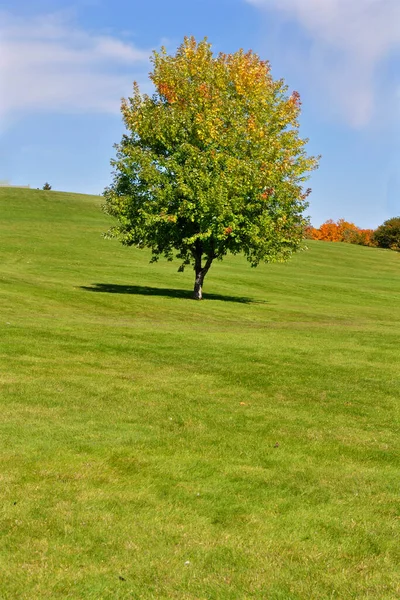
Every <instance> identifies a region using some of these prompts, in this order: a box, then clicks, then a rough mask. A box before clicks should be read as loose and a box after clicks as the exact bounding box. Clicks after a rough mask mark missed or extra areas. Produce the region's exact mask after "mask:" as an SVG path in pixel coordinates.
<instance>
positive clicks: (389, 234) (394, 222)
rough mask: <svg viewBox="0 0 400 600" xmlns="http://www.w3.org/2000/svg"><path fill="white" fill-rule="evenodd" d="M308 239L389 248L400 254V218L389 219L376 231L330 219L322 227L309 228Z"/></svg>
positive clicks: (307, 230) (307, 231)
mask: <svg viewBox="0 0 400 600" xmlns="http://www.w3.org/2000/svg"><path fill="white" fill-rule="evenodd" d="M306 237H307V238H308V239H312V240H322V241H325V242H347V243H349V244H358V245H360V246H373V247H379V248H388V249H390V250H395V251H397V252H400V217H393V218H392V219H388V220H387V221H385V222H384V223H383V224H382V225H380V226H379V227H378V228H377V229H375V230H374V229H361V228H360V227H357V226H356V225H355V224H354V223H350V222H349V221H345V220H344V219H339V220H338V221H332V219H329V220H328V221H325V223H323V224H322V225H321V227H318V228H315V227H312V226H311V225H310V226H309V227H307V228H306Z"/></svg>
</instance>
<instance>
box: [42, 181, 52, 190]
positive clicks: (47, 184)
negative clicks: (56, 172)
mask: <svg viewBox="0 0 400 600" xmlns="http://www.w3.org/2000/svg"><path fill="white" fill-rule="evenodd" d="M42 190H51V185H50V184H49V183H47V181H46V183H45V184H44V186H43V187H42Z"/></svg>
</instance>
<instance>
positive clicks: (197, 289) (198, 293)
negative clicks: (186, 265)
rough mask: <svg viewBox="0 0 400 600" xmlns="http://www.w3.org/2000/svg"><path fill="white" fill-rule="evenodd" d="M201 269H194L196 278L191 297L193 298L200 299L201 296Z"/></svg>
mask: <svg viewBox="0 0 400 600" xmlns="http://www.w3.org/2000/svg"><path fill="white" fill-rule="evenodd" d="M204 275H205V273H203V269H200V271H196V279H195V281H194V290H193V298H194V300H202V298H203V281H204Z"/></svg>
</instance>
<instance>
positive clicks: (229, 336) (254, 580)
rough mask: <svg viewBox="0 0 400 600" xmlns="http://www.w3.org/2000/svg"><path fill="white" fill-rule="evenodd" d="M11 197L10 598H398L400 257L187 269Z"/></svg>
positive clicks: (28, 199) (310, 255) (4, 499)
mask: <svg viewBox="0 0 400 600" xmlns="http://www.w3.org/2000/svg"><path fill="white" fill-rule="evenodd" d="M100 204H101V198H96V197H88V196H79V195H73V194H61V193H52V192H41V191H36V190H35V191H29V190H28V191H25V190H7V189H3V190H0V207H1V220H0V227H1V232H0V249H1V258H0V260H1V263H0V264H1V272H0V335H1V338H0V339H1V351H0V360H1V371H0V394H1V416H2V418H1V424H0V445H1V454H0V459H1V468H0V494H1V525H0V535H1V538H0V539H1V543H0V598H1V600H11V599H13V600H14V599H18V600H19V599H26V600H28V599H29V600H32V599H36V598H38V599H42V598H43V599H46V598H51V599H53V598H54V599H57V598H59V599H65V598H71V599H76V600H78V599H85V600H86V599H93V600H99V599H110V600H111V599H112V600H113V599H116V598H119V599H128V598H129V599H132V598H140V599H142V598H143V599H150V598H156V599H164V598H165V599H168V598H176V599H193V600H194V599H196V600H197V599H216V600H217V599H218V600H219V599H232V600H237V599H241V598H260V599H272V600H299V599H301V600H309V599H315V600H322V599H325V598H326V599H328V598H338V599H346V600H347V599H350V598H351V599H353V598H354V599H357V600H359V599H361V598H362V599H364V598H370V599H374V600H375V599H376V600H389V599H391V600H392V599H395V598H398V597H400V572H399V569H398V564H399V560H400V550H399V548H400V540H399V524H400V509H399V503H398V493H399V463H400V460H399V456H400V455H399V443H398V430H399V398H400V393H399V392H400V374H399V373H400V369H399V336H400V255H399V254H398V253H395V252H390V251H383V250H378V249H374V248H362V247H355V246H350V245H347V244H324V243H322V242H314V243H313V242H311V243H310V244H309V246H310V248H309V250H308V251H307V252H302V253H300V254H299V255H297V256H296V257H295V258H294V259H293V261H292V262H291V263H289V264H287V265H270V266H261V267H259V268H258V269H255V270H254V269H251V268H250V267H249V266H248V264H247V263H246V262H245V261H244V259H242V258H241V257H236V258H229V259H227V260H226V261H225V262H223V263H218V264H216V265H215V266H213V267H212V270H211V271H210V273H209V275H208V276H207V279H206V283H205V290H204V291H205V296H206V298H207V294H208V299H206V300H204V301H203V302H195V301H192V300H190V299H189V298H188V294H190V289H191V287H192V279H193V273H192V272H191V271H188V272H187V273H185V274H183V275H182V274H179V273H177V271H176V269H177V266H178V264H174V263H173V264H170V263H166V262H160V263H159V264H157V265H149V263H148V261H149V255H148V254H147V253H146V252H139V251H135V250H132V249H126V248H122V247H120V246H119V245H118V244H117V243H116V242H111V241H106V240H104V239H103V238H102V233H103V232H104V231H105V230H106V229H107V227H108V221H107V219H106V217H105V216H104V215H102V213H101V212H100V210H99V206H100Z"/></svg>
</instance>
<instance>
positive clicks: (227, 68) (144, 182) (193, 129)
mask: <svg viewBox="0 0 400 600" xmlns="http://www.w3.org/2000/svg"><path fill="white" fill-rule="evenodd" d="M152 63H153V71H152V72H151V73H150V79H151V81H152V82H153V84H154V87H155V93H154V94H153V95H152V96H148V95H146V94H144V95H142V94H141V93H140V90H139V87H138V85H137V84H136V82H135V83H134V88H133V95H132V98H129V99H128V100H123V101H122V114H123V118H124V122H125V126H126V129H127V133H126V134H125V135H124V136H123V138H122V141H121V143H120V144H119V145H117V146H116V148H117V157H116V159H115V160H113V161H112V162H111V164H112V166H113V168H114V180H113V183H112V184H111V186H110V187H108V188H106V190H105V192H104V196H105V205H104V210H105V212H106V213H108V214H109V215H112V216H114V217H116V218H117V219H118V224H117V225H116V226H114V227H112V228H111V229H110V231H109V232H108V234H106V235H107V236H108V237H116V238H118V239H120V240H121V242H122V243H123V244H125V245H128V246H131V245H134V246H137V247H139V248H144V247H148V248H151V251H152V262H153V261H157V260H158V258H159V257H160V256H161V255H164V256H165V257H166V258H167V259H169V260H172V258H173V255H174V254H175V255H176V257H177V258H178V259H180V260H181V264H180V267H179V270H180V271H183V269H184V268H185V266H186V265H190V264H192V265H193V266H194V270H195V285H194V298H196V299H201V298H202V286H203V281H204V277H205V276H206V274H207V272H208V270H209V269H210V267H211V264H212V262H213V261H214V260H215V259H218V260H221V259H222V258H223V257H224V256H225V255H226V254H227V253H228V252H231V253H233V254H236V253H238V252H243V253H244V254H245V256H246V257H247V259H248V260H249V262H250V263H251V265H252V266H253V267H255V266H257V265H258V264H259V262H260V261H265V262H272V261H285V260H287V259H288V258H289V257H290V255H291V254H292V253H293V252H295V251H296V250H297V249H298V248H299V246H300V244H301V241H302V239H303V237H304V228H305V226H306V225H307V221H306V219H305V218H304V217H303V212H304V210H305V209H306V207H307V206H308V204H307V202H306V197H307V196H308V194H309V192H310V190H306V191H304V190H303V183H304V181H306V179H308V174H309V172H310V171H312V170H313V169H315V168H316V167H317V162H318V159H317V158H314V157H309V156H307V154H306V151H305V144H306V142H307V140H303V139H301V138H300V137H299V123H298V116H299V113H300V105H301V102H300V96H299V94H298V93H297V92H293V93H292V94H291V95H288V88H287V86H286V85H285V83H284V81H283V80H277V81H274V79H273V78H272V76H271V73H270V66H269V63H268V62H265V61H262V60H260V58H259V57H258V56H257V54H254V53H253V52H252V51H249V52H246V53H245V52H244V51H243V50H239V51H238V52H236V53H235V54H222V53H221V54H219V55H218V56H214V55H213V53H212V50H211V45H210V44H209V43H208V42H207V40H206V39H205V40H203V41H201V42H199V43H197V42H196V40H195V39H194V38H193V37H192V38H185V40H184V42H183V44H182V45H181V46H180V47H179V48H178V50H177V52H176V54H175V56H170V55H168V54H167V52H166V50H165V48H162V49H161V52H160V53H158V52H154V54H153V57H152Z"/></svg>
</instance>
